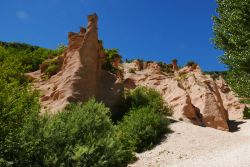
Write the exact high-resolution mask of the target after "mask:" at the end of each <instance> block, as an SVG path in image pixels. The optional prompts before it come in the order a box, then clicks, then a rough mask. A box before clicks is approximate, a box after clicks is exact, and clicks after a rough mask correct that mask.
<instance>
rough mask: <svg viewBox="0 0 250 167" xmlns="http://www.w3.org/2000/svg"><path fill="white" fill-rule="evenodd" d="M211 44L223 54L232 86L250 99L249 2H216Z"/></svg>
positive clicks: (222, 57) (241, 0)
mask: <svg viewBox="0 0 250 167" xmlns="http://www.w3.org/2000/svg"><path fill="white" fill-rule="evenodd" d="M217 3H218V8H217V13H218V16H217V17H214V22H215V24H214V33H215V38H214V43H215V44H216V47H217V48H219V49H221V50H223V51H224V52H225V53H224V55H223V56H221V60H222V62H223V63H225V64H226V65H227V66H228V68H229V72H228V75H227V76H226V79H227V81H228V83H229V84H230V85H231V87H232V88H233V89H234V90H235V91H236V92H237V93H238V94H239V95H240V96H242V97H248V98H249V97H250V1H249V0H240V1H235V0H217Z"/></svg>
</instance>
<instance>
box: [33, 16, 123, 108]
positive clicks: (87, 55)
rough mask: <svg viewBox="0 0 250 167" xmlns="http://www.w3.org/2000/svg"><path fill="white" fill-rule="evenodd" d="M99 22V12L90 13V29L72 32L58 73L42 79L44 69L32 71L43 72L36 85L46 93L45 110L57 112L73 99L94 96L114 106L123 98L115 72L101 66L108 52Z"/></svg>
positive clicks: (43, 98) (44, 95)
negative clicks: (101, 38) (105, 69)
mask: <svg viewBox="0 0 250 167" xmlns="http://www.w3.org/2000/svg"><path fill="white" fill-rule="evenodd" d="M97 22H98V16H97V15H96V14H93V15H89V16H88V27H87V29H85V28H83V27H82V28H81V29H80V32H79V33H73V32H70V33H69V34H68V48H67V49H66V50H65V52H64V53H63V55H62V56H60V57H62V58H61V59H62V60H63V63H62V65H61V67H60V70H59V71H58V73H57V74H55V75H54V76H52V77H51V78H49V79H48V80H42V79H41V76H42V73H41V71H37V72H34V73H33V74H29V75H30V76H31V75H33V76H34V75H40V77H37V78H40V79H37V80H36V81H34V87H35V88H36V89H38V90H40V91H41V92H42V94H43V96H42V97H41V106H42V112H44V111H49V112H50V113H54V112H57V111H60V110H62V109H63V108H64V107H65V106H66V105H67V104H69V103H70V102H85V101H87V100H89V99H90V98H92V97H95V98H96V99H97V100H100V101H103V102H104V103H105V104H106V105H107V106H109V107H112V105H114V103H115V101H116V100H117V99H119V98H118V96H119V92H121V91H120V89H122V86H121V84H119V83H117V78H116V76H115V75H114V74H111V73H109V72H108V71H104V70H102V68H101V66H102V62H103V59H104V58H105V54H104V51H103V47H102V44H101V43H100V42H99V40H98V26H97ZM34 78H35V77H34Z"/></svg>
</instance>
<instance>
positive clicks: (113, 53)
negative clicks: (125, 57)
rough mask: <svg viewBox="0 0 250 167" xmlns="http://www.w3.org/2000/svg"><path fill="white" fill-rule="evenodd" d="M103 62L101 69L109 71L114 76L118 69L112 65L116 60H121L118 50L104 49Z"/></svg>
mask: <svg viewBox="0 0 250 167" xmlns="http://www.w3.org/2000/svg"><path fill="white" fill-rule="evenodd" d="M104 53H105V56H106V58H105V60H104V63H103V65H102V69H104V70H107V71H110V72H111V73H114V74H116V73H117V72H118V71H119V69H118V68H117V67H115V66H113V63H114V62H115V61H117V60H119V59H120V60H121V58H122V57H121V56H120V55H119V50H118V49H105V50H104Z"/></svg>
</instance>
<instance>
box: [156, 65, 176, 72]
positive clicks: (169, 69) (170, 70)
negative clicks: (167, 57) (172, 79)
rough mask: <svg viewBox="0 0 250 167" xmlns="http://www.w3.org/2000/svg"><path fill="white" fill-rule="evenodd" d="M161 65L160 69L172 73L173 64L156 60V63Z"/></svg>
mask: <svg viewBox="0 0 250 167" xmlns="http://www.w3.org/2000/svg"><path fill="white" fill-rule="evenodd" d="M157 64H158V65H159V66H160V67H161V71H162V72H165V73H168V74H173V73H174V71H173V65H172V64H166V63H164V62H158V63H157Z"/></svg>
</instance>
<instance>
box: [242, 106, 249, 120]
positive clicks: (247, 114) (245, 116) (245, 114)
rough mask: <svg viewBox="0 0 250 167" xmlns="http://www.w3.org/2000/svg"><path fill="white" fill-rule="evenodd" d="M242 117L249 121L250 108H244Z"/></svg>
mask: <svg viewBox="0 0 250 167" xmlns="http://www.w3.org/2000/svg"><path fill="white" fill-rule="evenodd" d="M243 116H244V118H245V119H250V108H248V107H246V108H245V110H244V112H243Z"/></svg>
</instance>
